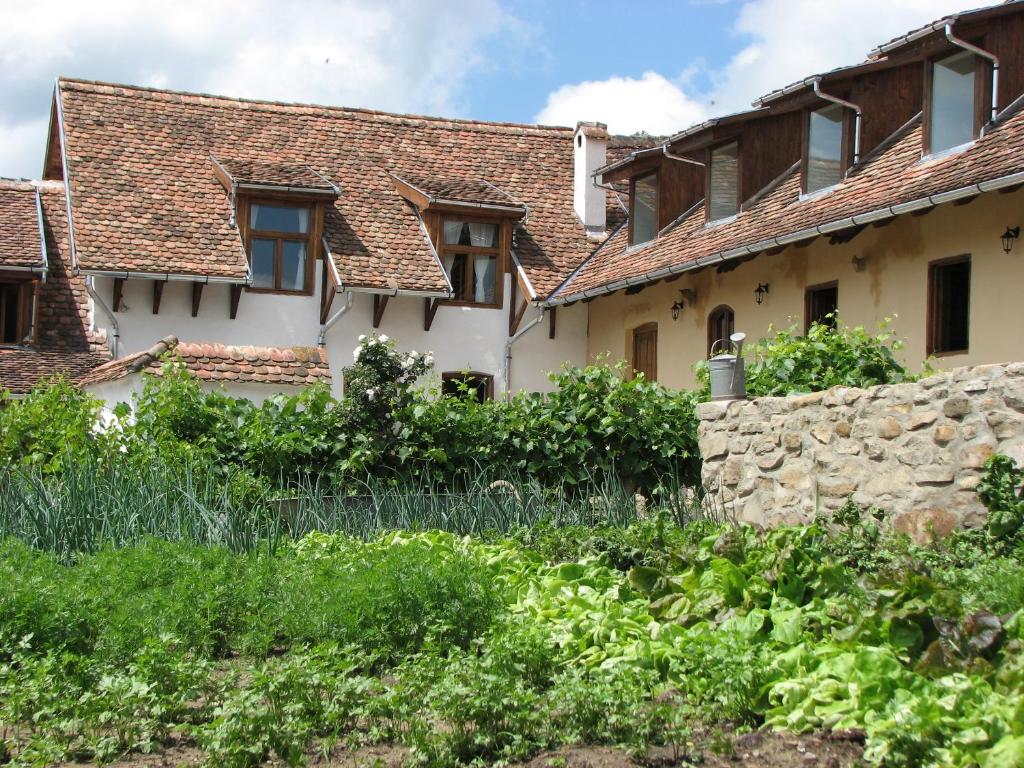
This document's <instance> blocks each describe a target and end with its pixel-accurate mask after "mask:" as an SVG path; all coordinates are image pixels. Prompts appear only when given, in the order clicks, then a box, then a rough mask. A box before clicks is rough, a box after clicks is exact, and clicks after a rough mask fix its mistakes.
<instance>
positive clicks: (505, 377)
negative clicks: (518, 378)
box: [501, 307, 544, 400]
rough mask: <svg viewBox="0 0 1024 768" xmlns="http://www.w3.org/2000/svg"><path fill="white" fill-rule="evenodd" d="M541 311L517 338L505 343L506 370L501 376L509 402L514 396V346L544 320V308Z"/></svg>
mask: <svg viewBox="0 0 1024 768" xmlns="http://www.w3.org/2000/svg"><path fill="white" fill-rule="evenodd" d="M539 309H540V311H539V312H537V316H536V317H535V318H533V319H532V320H531V321H530V322H528V323H527V324H526V325H524V326H523V327H522V328H520V329H519V330H518V331H516V335H515V336H509V337H508V340H507V341H506V342H505V368H504V370H503V371H502V374H501V381H502V384H503V385H504V387H505V399H506V400H508V399H509V398H511V396H512V391H511V382H512V345H513V344H515V343H516V342H517V341H519V340H520V339H521V338H523V336H525V335H526V333H527V331H529V330H530V329H531V328H533V327H534V326H536V325H539V324H540V322H541V320H543V319H544V308H543V307H540V308H539Z"/></svg>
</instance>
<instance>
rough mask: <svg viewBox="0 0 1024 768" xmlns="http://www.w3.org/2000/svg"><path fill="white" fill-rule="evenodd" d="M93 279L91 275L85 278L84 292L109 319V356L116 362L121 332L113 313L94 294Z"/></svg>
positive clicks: (97, 295)
mask: <svg viewBox="0 0 1024 768" xmlns="http://www.w3.org/2000/svg"><path fill="white" fill-rule="evenodd" d="M94 281H95V278H94V277H93V276H92V275H86V276H85V290H86V291H87V292H88V294H89V296H90V297H91V298H92V300H93V304H94V305H95V306H97V307H99V308H100V309H102V310H103V313H104V314H105V315H106V316H107V317H108V318H110V327H111V333H110V355H111V357H113V358H114V359H115V360H117V342H118V341H119V340H120V338H121V331H120V329H119V328H118V326H117V318H116V317H114V313H113V311H111V309H110V307H108V306H107V305H106V304H105V303H104V302H103V299H101V298H100V295H99V294H98V293H97V292H96V286H95V285H94Z"/></svg>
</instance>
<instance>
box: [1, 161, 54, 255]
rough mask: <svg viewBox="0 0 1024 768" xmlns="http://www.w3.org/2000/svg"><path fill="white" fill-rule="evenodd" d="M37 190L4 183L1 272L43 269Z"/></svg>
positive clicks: (14, 182) (11, 181)
mask: <svg viewBox="0 0 1024 768" xmlns="http://www.w3.org/2000/svg"><path fill="white" fill-rule="evenodd" d="M36 198H37V193H36V188H35V187H34V186H33V185H32V184H31V183H30V182H27V181H20V180H14V179H0V269H2V268H4V267H8V268H10V267H16V268H21V269H24V268H32V269H40V270H41V269H42V267H43V249H42V237H43V233H42V232H40V229H39V225H40V221H39V218H40V217H39V208H38V203H37V199H36Z"/></svg>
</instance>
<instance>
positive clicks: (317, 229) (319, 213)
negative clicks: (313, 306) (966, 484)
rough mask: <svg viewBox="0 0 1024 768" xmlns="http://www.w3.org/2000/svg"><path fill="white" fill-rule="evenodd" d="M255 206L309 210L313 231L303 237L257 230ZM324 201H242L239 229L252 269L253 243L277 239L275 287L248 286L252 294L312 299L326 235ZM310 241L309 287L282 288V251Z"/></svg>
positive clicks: (278, 199) (283, 198)
mask: <svg viewBox="0 0 1024 768" xmlns="http://www.w3.org/2000/svg"><path fill="white" fill-rule="evenodd" d="M254 205H276V206H283V207H288V208H306V209H308V210H309V232H307V233H306V234H305V238H303V236H302V233H301V232H271V231H268V230H261V229H253V228H252V227H251V218H252V206H254ZM323 216H324V209H323V202H322V201H319V200H311V199H307V198H295V197H275V196H262V195H261V196H260V197H246V198H243V199H240V201H239V205H238V217H239V228H240V229H241V231H242V232H243V236H244V240H243V241H244V242H245V256H246V259H248V261H249V266H250V269H251V268H252V241H253V239H254V238H257V239H260V240H274V241H275V242H276V245H275V247H274V287H273V288H258V287H256V286H252V285H250V286H246V290H247V291H248V292H249V293H267V294H277V295H281V296H312V295H313V293H314V290H315V287H316V286H315V285H314V277H315V275H316V262H317V259H319V258H320V240H321V238H322V234H323ZM303 239H305V241H306V280H305V283H306V285H305V288H304V289H303V290H301V291H293V290H287V289H284V288H281V287H280V285H281V251H282V245H281V244H282V242H284V241H285V240H290V241H293V242H299V241H302V240H303Z"/></svg>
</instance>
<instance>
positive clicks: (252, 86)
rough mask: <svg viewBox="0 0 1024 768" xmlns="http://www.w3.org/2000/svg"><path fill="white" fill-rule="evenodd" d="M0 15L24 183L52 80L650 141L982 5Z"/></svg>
mask: <svg viewBox="0 0 1024 768" xmlns="http://www.w3.org/2000/svg"><path fill="white" fill-rule="evenodd" d="M0 2H4V3H5V6H4V8H3V11H2V13H3V20H4V23H3V24H0V176H15V177H18V176H24V177H33V176H38V175H39V173H40V172H41V168H42V156H43V150H44V144H45V140H46V129H47V122H48V119H49V107H50V100H51V94H52V89H53V82H54V78H55V77H57V76H58V75H66V76H71V77H82V78H87V79H96V80H106V81H111V82H119V83H131V84H136V85H144V86H154V87H165V88H172V89H179V90H187V91H198V92H205V93H216V94H223V95H229V96H239V97H251V98H265V99H276V100H281V101H295V102H313V103H320V104H334V105H344V106H353V107H369V108H376V109H384V110H390V111H396V112H413V113H420V114H424V113H425V114H435V115H445V116H452V117H471V118H478V119H487V120H509V121H515V122H546V123H556V124H563V125H572V124H574V123H575V122H576V121H577V120H581V119H582V120H600V121H602V122H605V123H607V124H608V126H609V128H610V130H611V131H612V132H613V133H627V134H631V133H636V132H639V131H644V132H647V133H650V134H654V135H661V134H667V133H672V132H676V131H679V130H682V129H684V128H686V127H687V126H689V125H691V124H693V123H694V122H699V121H700V120H703V119H706V118H708V117H711V116H714V115H716V114H723V113H726V112H732V111H736V110H740V109H745V108H746V107H748V106H749V103H750V101H751V100H752V99H754V98H756V97H757V96H759V95H761V94H763V93H766V92H768V91H770V90H772V89H773V88H777V87H780V86H782V85H785V84H787V83H789V82H792V81H793V80H796V79H798V78H802V77H805V76H807V75H810V74H814V73H816V72H821V71H825V70H828V69H831V68H833V67H836V66H840V65H844V64H851V63H855V62H857V61H859V60H861V59H862V58H863V56H864V55H865V54H866V53H867V52H868V50H869V49H870V48H872V47H873V46H874V45H876V44H878V43H880V42H883V41H885V40H887V39H888V38H891V37H893V36H895V35H897V34H900V33H902V32H905V31H907V30H909V29H912V28H914V27H917V26H920V25H921V24H924V23H926V22H928V21H931V20H933V19H936V18H939V17H941V16H942V15H943V14H946V13H950V12H953V11H956V10H963V9H964V8H966V7H970V6H972V5H977V4H978V3H979V2H984V0H674V1H673V2H669V1H667V0H666V1H661V2H658V1H656V0H648V1H647V2H643V3H635V4H634V3H630V2H623V0H617V1H616V2H605V0H547V1H545V0H433V1H432V2H426V1H425V0H290V2H283V0H245V2H231V1H230V0H175V1H174V2H172V3H140V2H137V0H89V2H82V0H34V1H33V2H13V1H12V2H9V3H8V2H7V0H0Z"/></svg>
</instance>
